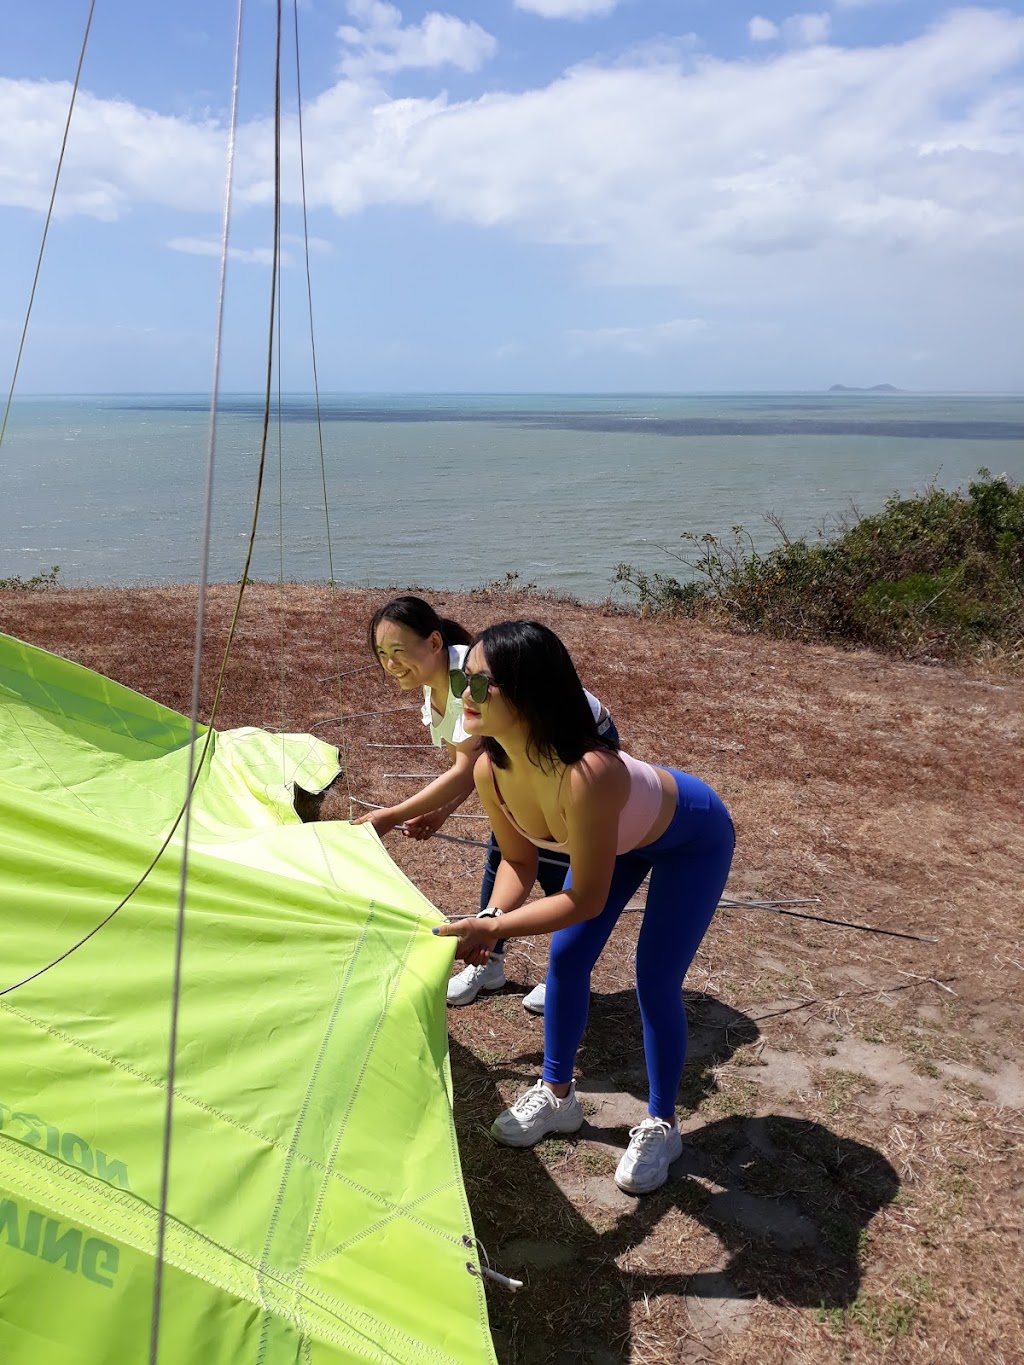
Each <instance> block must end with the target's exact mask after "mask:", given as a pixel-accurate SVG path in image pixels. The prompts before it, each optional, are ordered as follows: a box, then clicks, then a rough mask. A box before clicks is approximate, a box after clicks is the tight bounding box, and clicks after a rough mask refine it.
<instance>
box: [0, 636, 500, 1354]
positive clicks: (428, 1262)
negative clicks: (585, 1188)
mask: <svg viewBox="0 0 1024 1365" xmlns="http://www.w3.org/2000/svg"><path fill="white" fill-rule="evenodd" d="M188 732H189V725H188V721H187V720H186V719H185V718H184V717H182V716H180V715H177V714H175V713H174V712H172V711H169V710H167V709H166V708H164V707H162V706H159V705H157V704H156V703H155V702H153V701H149V700H147V699H146V698H144V697H142V696H139V695H138V694H137V693H134V692H131V691H129V690H128V689H126V688H123V687H121V686H119V685H118V684H116V683H113V682H110V681H108V680H107V679H104V678H101V677H99V676H98V675H96V674H95V673H91V672H89V671H88V670H87V669H84V668H81V667H79V666H77V665H75V664H72V663H69V662H67V661H66V660H64V659H60V658H56V657H55V656H53V655H50V654H47V653H44V652H43V651H41V650H38V649H35V648H32V647H31V646H29V645H25V644H22V643H20V642H18V641H16V640H13V639H11V638H10V637H9V636H4V635H0V744H2V752H3V766H2V769H0V943H2V949H0V991H4V990H5V989H6V988H7V987H9V986H11V985H12V984H13V983H15V982H19V981H21V980H22V979H23V978H25V977H28V976H30V975H31V974H32V973H33V972H36V971H38V969H39V968H40V967H43V966H44V965H45V964H47V963H48V962H51V961H52V960H53V959H55V958H57V957H59V956H60V954H61V953H63V952H64V951H66V950H67V949H68V948H69V947H71V945H72V944H74V943H75V942H76V941H77V940H78V939H80V938H81V937H82V936H83V935H85V934H86V933H88V931H89V930H90V929H92V928H94V926H96V925H97V924H99V923H100V921H102V920H103V918H104V916H106V915H107V914H109V912H110V911H111V910H112V909H113V908H114V906H115V905H116V904H117V903H118V901H120V900H121V899H122V897H124V896H125V895H127V893H128V892H129V891H130V890H131V888H132V887H133V885H134V884H135V882H136V881H137V880H138V878H139V876H140V875H141V874H142V872H143V871H144V870H145V868H146V866H147V865H148V864H149V862H150V861H151V859H152V858H153V856H154V854H155V853H156V851H157V849H158V848H159V846H160V844H161V842H162V841H163V839H164V837H165V835H166V832H167V830H168V829H169V828H170V826H171V825H172V824H173V822H174V819H175V817H176V816H177V814H178V812H179V810H180V808H181V806H182V804H183V803H184V798H185V784H186V769H187V761H188V747H187V746H188ZM337 772H338V762H337V752H336V750H334V749H332V748H331V747H330V746H328V745H325V744H323V743H320V742H319V741H317V740H315V739H312V738H311V737H310V736H308V735H306V736H286V737H282V736H272V735H268V734H266V733H264V732H261V731H254V730H236V731H230V732H225V733H219V734H216V735H215V736H214V738H213V742H212V745H211V752H210V755H209V757H208V759H207V763H206V764H205V765H204V769H203V771H202V773H201V775H200V778H199V781H198V784H197V787H196V792H195V797H194V801H193V811H192V822H191V830H190V836H189V855H188V891H187V908H186V927H185V938H184V956H183V983H182V993H181V1002H180V1016H179V1036H178V1049H177V1059H178V1060H177V1077H176V1086H175V1098H174V1106H173V1141H172V1153H171V1163H170V1185H169V1197H168V1201H167V1208H168V1215H169V1216H168V1222H167V1230H166V1247H165V1260H164V1269H163V1302H162V1311H161V1315H160V1350H159V1360H160V1361H161V1362H166V1365H184V1362H202V1365H244V1363H245V1362H252V1363H253V1365H292V1362H295V1365H300V1362H301V1365H328V1363H329V1362H330V1363H331V1365H333V1363H334V1362H340V1361H352V1362H365V1361H373V1362H411V1363H413V1365H421V1363H422V1365H447V1363H449V1362H450V1363H451V1365H467V1363H472V1362H478V1361H479V1362H493V1360H494V1355H493V1349H492V1346H491V1341H490V1335H489V1332H488V1327H487V1317H486V1309H485V1305H484V1297H483V1293H482V1289H481V1281H480V1279H479V1278H478V1276H476V1275H473V1274H471V1273H470V1272H469V1271H468V1270H467V1262H468V1263H470V1264H471V1265H472V1266H474V1267H478V1262H477V1258H476V1254H475V1252H474V1251H473V1250H471V1249H467V1246H466V1244H465V1242H464V1239H466V1241H470V1239H471V1238H472V1233H473V1230H472V1226H471V1222H470V1216H469V1210H468V1206H467V1203H466V1197H465V1191H464V1188H463V1184H462V1176H461V1171H460V1166H459V1159H458V1152H457V1149H456V1143H455V1133H454V1126H453V1123H452V1113H451V1083H450V1075H449V1070H448V1042H447V1030H446V1024H445V1005H444V984H445V980H446V978H447V975H448V970H449V967H450V965H451V960H452V954H451V951H450V948H449V946H448V945H447V944H444V943H442V942H441V941H439V940H438V939H437V938H436V937H434V936H433V935H432V934H431V933H430V932H429V930H430V927H431V926H432V925H434V924H436V923H439V922H440V915H439V914H438V912H437V911H436V910H435V909H434V908H433V907H432V906H431V905H430V904H429V902H428V901H426V900H425V899H424V897H423V896H422V895H420V893H419V892H418V891H417V890H416V888H415V887H414V886H413V885H412V884H411V883H410V882H409V881H408V879H407V878H406V877H405V876H403V874H402V873H401V872H399V870H398V869H397V868H396V867H395V865H394V864H393V863H392V862H391V860H390V858H389V857H388V856H387V854H386V853H385V852H384V849H383V847H382V846H381V844H380V842H379V840H378V839H377V837H376V835H375V834H374V833H373V831H372V830H371V829H370V827H369V826H359V827H355V826H352V825H348V824H345V823H341V822H325V823H321V824H306V825H304V824H302V823H301V822H300V821H299V819H298V817H297V816H296V814H295V812H294V809H293V808H292V805H291V786H292V784H293V783H295V782H298V783H300V784H301V785H302V786H304V787H306V788H307V789H309V790H313V791H316V790H320V789H322V788H323V787H324V786H325V785H326V784H327V783H328V782H330V781H331V780H332V779H333V778H334V777H335V776H336V775H337ZM181 836H182V827H179V830H178V832H177V834H176V835H175V838H174V840H173V842H172V844H171V845H170V847H169V848H168V850H167V853H166V854H165V855H164V857H163V858H162V859H161V860H160V862H159V863H158V864H157V866H156V868H155V869H154V870H153V872H152V873H151V874H150V875H149V876H148V877H147V878H146V879H145V880H144V881H143V883H142V885H141V886H140V887H139V889H138V890H137V891H136V892H135V894H134V895H133V896H132V897H131V898H130V899H129V900H128V902H127V904H126V905H125V906H124V907H123V909H121V910H120V911H119V912H118V913H117V914H116V915H115V916H114V917H113V919H112V920H111V921H110V922H109V923H108V924H106V925H105V926H104V927H103V928H101V929H100V930H99V931H98V932H97V933H96V934H95V935H94V936H93V937H92V938H91V939H89V941H88V942H87V943H86V944H85V945H84V946H83V947H81V948H80V949H79V950H78V951H76V952H74V953H72V954H71V955H70V956H69V957H67V958H66V959H65V960H64V961H61V962H60V963H59V964H58V965H56V966H54V967H52V968H51V969H50V970H48V971H45V972H44V973H43V974H42V975H41V976H39V977H37V978H36V979H35V980H31V981H29V982H27V984H24V985H20V986H19V987H18V988H17V989H15V990H13V991H8V992H7V993H6V994H2V995H0V1360H2V1361H3V1362H4V1365H43V1363H44V1362H45V1365H72V1363H73V1365H101V1362H102V1363H103V1365H107V1363H108V1362H127V1361H139V1362H141V1361H145V1360H147V1359H148V1358H149V1355H148V1353H149V1335H150V1324H151V1312H152V1295H153V1281H154V1268H155V1263H156V1262H155V1246H156V1232H157V1210H158V1208H159V1205H160V1181H161V1170H162V1162H161V1151H162V1143H163V1127H164V1107H165V1103H166V1073H167V1049H168V1037H169V1028H170V1014H171V1009H170V1002H171V985H172V971H173V957H174V936H175V922H176V916H177V903H178V883H179V876H180V865H181ZM470 1245H472V1243H471V1242H470Z"/></svg>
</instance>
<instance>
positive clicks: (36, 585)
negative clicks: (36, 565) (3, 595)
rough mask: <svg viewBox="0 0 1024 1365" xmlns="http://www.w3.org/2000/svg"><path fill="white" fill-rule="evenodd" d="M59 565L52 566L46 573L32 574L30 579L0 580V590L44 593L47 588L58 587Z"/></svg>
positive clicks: (16, 577) (15, 577)
mask: <svg viewBox="0 0 1024 1365" xmlns="http://www.w3.org/2000/svg"><path fill="white" fill-rule="evenodd" d="M59 580H60V565H59V564H54V565H53V566H52V567H51V568H50V569H49V570H48V571H47V572H46V573H37V574H33V575H32V577H31V578H19V577H18V576H17V575H15V576H14V577H13V578H0V589H10V590H11V591H12V592H18V591H27V592H45V591H46V589H47V588H57V587H59V586H60V581H59Z"/></svg>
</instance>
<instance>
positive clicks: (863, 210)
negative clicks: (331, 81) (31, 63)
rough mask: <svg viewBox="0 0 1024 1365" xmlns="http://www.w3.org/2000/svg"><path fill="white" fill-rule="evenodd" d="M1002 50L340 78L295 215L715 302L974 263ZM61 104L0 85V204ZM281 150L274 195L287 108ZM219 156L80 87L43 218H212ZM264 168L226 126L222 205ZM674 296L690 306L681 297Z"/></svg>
mask: <svg viewBox="0 0 1024 1365" xmlns="http://www.w3.org/2000/svg"><path fill="white" fill-rule="evenodd" d="M391 9H392V7H390V6H386V5H373V4H370V3H368V2H365V0H364V3H363V5H362V8H361V9H360V10H359V13H360V14H361V15H362V16H363V18H364V19H365V20H366V22H367V23H368V24H371V25H372V24H376V25H377V26H378V27H377V30H375V31H378V32H379V31H381V25H383V24H384V23H385V21H387V19H388V14H389V13H390V11H391ZM805 17H806V16H805ZM367 31H368V30H367ZM1022 59H1024V18H1021V17H1014V16H1011V15H1009V14H1007V13H1005V12H1000V11H987V10H982V9H971V10H961V11H958V12H955V13H953V14H951V15H948V16H946V17H945V18H943V19H942V20H941V21H940V22H938V23H937V24H935V25H934V26H933V27H932V28H931V29H930V30H929V31H927V32H926V33H924V34H922V35H920V36H918V37H915V38H913V39H911V40H908V41H906V42H903V43H899V44H896V43H892V44H888V45H885V46H878V47H873V48H872V47H864V48H859V49H855V48H841V47H822V46H815V47H810V48H804V47H796V48H792V49H791V50H788V51H781V52H774V51H773V52H771V53H770V54H769V55H768V56H766V57H764V58H762V59H760V60H757V61H752V60H750V59H746V60H742V61H724V60H717V59H713V58H710V57H698V56H694V55H690V56H689V57H687V58H686V59H685V60H679V61H671V60H654V59H648V60H642V59H641V58H639V57H636V58H634V59H633V61H632V64H631V65H629V64H627V65H623V64H620V63H616V64H615V65H614V66H601V65H597V64H591V65H587V66H580V67H577V68H574V69H572V70H570V71H568V72H566V73H565V74H564V75H563V76H562V77H560V78H559V79H557V80H555V81H553V82H552V83H550V84H549V85H547V86H545V87H542V88H537V89H533V90H526V91H523V92H517V93H500V92H499V93H491V94H486V95H483V96H481V97H479V98H476V99H469V100H464V101H457V102H453V101H450V100H449V99H448V98H447V97H445V96H444V95H436V96H434V97H432V98H406V99H392V98H390V97H389V96H388V95H387V94H386V93H385V91H384V90H383V89H382V88H381V87H380V86H379V85H378V84H377V78H376V77H373V78H370V77H366V78H365V79H363V80H361V81H356V80H342V81H340V82H339V83H338V84H336V85H335V86H333V87H332V88H331V89H329V90H327V91H325V92H324V93H323V94H321V95H320V96H319V97H317V98H316V99H314V100H312V101H310V102H309V103H308V104H307V106H306V110H305V117H304V127H305V134H306V179H307V189H308V194H309V202H310V207H311V208H316V207H324V206H326V207H329V208H331V209H333V210H334V211H335V212H336V213H338V214H339V215H351V214H355V213H358V212H360V211H361V210H363V209H365V208H367V207H369V206H371V205H379V204H389V205H410V206H421V207H426V208H429V209H430V210H432V211H433V212H434V213H435V214H436V215H437V216H438V217H439V218H441V219H450V220H455V221H459V222H463V223H469V224H473V225H476V226H479V227H484V228H500V229H501V230H503V231H504V232H506V233H508V234H510V235H511V236H514V237H516V238H518V239H520V240H525V241H529V242H534V243H544V244H549V245H550V244H554V245H559V246H563V247H566V248H573V249H575V251H576V254H575V257H574V260H575V261H576V262H578V263H579V265H580V267H581V268H585V269H586V270H587V272H588V273H589V277H590V278H592V279H595V280H600V281H601V282H604V283H617V284H618V283H631V284H645V285H655V286H659V287H664V286H682V287H685V288H687V289H690V290H697V291H704V295H706V293H707V291H709V290H711V289H715V290H717V291H718V294H719V296H723V297H724V296H730V297H731V296H735V297H736V298H737V299H742V297H743V295H744V292H745V291H750V290H751V289H752V288H756V289H759V290H762V291H770V290H772V289H773V288H778V289H782V288H783V287H789V288H793V289H796V288H798V287H799V286H800V284H801V282H802V281H805V280H806V287H807V288H808V289H810V288H811V281H810V279H809V276H807V275H806V273H802V274H799V275H796V276H795V275H794V274H793V271H792V268H791V267H792V263H793V262H794V261H796V260H798V259H799V260H801V261H802V262H805V263H806V262H810V261H811V260H812V259H814V258H815V257H817V258H818V259H819V261H824V260H825V258H826V256H827V257H828V269H829V271H831V272H833V275H835V274H836V272H838V275H839V276H841V275H842V274H843V271H844V270H845V269H847V267H846V266H844V265H843V264H842V262H843V261H844V260H857V261H858V262H861V263H863V262H864V261H868V260H870V261H873V262H874V263H875V268H878V269H881V268H882V265H883V264H884V262H885V261H886V260H888V259H890V258H891V259H895V256H896V255H897V254H899V260H900V263H901V264H900V270H902V271H904V272H906V271H914V270H920V269H924V268H926V266H927V262H928V261H932V260H934V259H936V253H938V255H939V257H940V258H941V259H943V260H945V261H947V262H948V261H953V260H959V261H960V262H961V263H962V264H963V265H964V266H965V267H969V268H970V269H974V268H975V266H976V264H977V261H978V259H979V257H978V253H979V252H980V251H981V252H984V253H985V254H986V259H988V257H989V256H990V255H991V253H992V252H996V253H997V254H999V256H1000V259H1002V260H1004V261H1009V260H1011V259H1012V254H1013V253H1014V252H1016V251H1017V250H1018V243H1019V237H1020V234H1021V232H1022V230H1024V109H1022V106H1021V101H1020V97H1019V95H1018V94H1016V93H1015V87H1014V84H1013V76H1014V72H1015V68H1016V67H1017V66H1018V65H1019V64H1020V62H1021V61H1022ZM68 95H69V89H68V86H67V85H66V84H59V85H58V84H48V83H44V82H29V81H0V166H2V167H3V172H2V174H0V202H2V203H6V204H14V205H19V206H22V207H26V208H32V209H34V210H43V209H45V205H46V202H47V198H48V194H49V184H50V179H51V177H52V168H53V163H54V159H55V155H56V152H55V149H56V148H57V147H58V146H59V142H60V133H61V129H62V126H63V119H64V116H65V114H66V109H67V100H68ZM283 141H284V160H285V165H286V166H287V167H288V168H289V172H288V174H289V178H288V179H287V181H286V184H285V187H284V191H285V196H286V199H287V200H289V201H290V202H291V203H295V202H297V199H298V183H297V171H296V167H297V164H298V157H297V130H296V126H295V121H294V119H292V120H290V121H286V124H285V127H284V130H283ZM225 146H226V136H225V132H224V129H223V128H222V127H220V126H218V125H216V124H214V123H212V122H194V123H190V122H188V121H187V120H185V119H175V118H170V117H165V116H162V115H156V114H153V113H151V112H150V111H147V110H145V109H140V108H137V107H135V106H132V105H130V104H127V103H126V102H123V101H114V100H100V99H97V98H96V97H95V96H92V95H90V94H88V92H82V93H80V95H79V103H78V107H77V109H76V117H75V122H74V125H73V128H72V135H71V139H70V142H69V146H68V154H67V160H66V164H65V171H64V176H63V181H62V187H61V192H60V196H59V199H58V211H59V212H63V213H65V214H70V213H79V214H84V215H88V216H91V217H94V218H107V219H113V218H116V217H118V216H121V215H123V214H125V213H127V212H129V211H130V210H131V208H132V207H133V206H134V205H136V204H155V205H159V206H162V207H171V208H176V209H182V210H196V211H201V212H203V213H218V212H219V210H220V205H221V199H222V195H223V176H224V161H225ZM271 171H272V139H271V129H270V125H269V123H268V122H267V121H265V120H263V121H253V122H250V123H248V124H246V125H244V126H243V127H242V128H241V130H240V132H239V139H238V154H237V171H236V194H235V203H236V208H237V210H238V211H239V212H244V210H245V208H246V207H247V206H252V205H261V204H266V203H267V202H269V200H270V198H271V193H272V178H271ZM844 253H845V255H844ZM779 255H784V256H786V257H787V269H785V270H782V271H778V272H776V274H775V275H774V276H773V275H772V273H771V272H770V271H768V270H767V269H766V268H765V265H764V261H765V258H766V257H771V256H779ZM821 268H822V270H824V269H825V266H824V265H822V267H821ZM895 268H896V267H895V266H893V269H894V270H895ZM831 278H832V276H830V279H831ZM686 306H687V307H700V308H701V309H702V311H703V306H702V304H701V303H700V302H699V300H696V299H695V297H694V296H692V295H690V296H688V303H687V305H686Z"/></svg>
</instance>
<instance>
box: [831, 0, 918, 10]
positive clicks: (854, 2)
mask: <svg viewBox="0 0 1024 1365" xmlns="http://www.w3.org/2000/svg"><path fill="white" fill-rule="evenodd" d="M902 3H903V0H832V4H833V5H834V6H835V8H836V9H871V8H874V7H875V6H877V5H899V4H902Z"/></svg>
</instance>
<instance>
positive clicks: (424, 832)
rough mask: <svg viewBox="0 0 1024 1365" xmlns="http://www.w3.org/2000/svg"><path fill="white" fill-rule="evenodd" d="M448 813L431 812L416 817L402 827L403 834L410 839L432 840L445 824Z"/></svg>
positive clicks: (440, 811) (441, 811)
mask: <svg viewBox="0 0 1024 1365" xmlns="http://www.w3.org/2000/svg"><path fill="white" fill-rule="evenodd" d="M446 816H447V811H443V810H429V811H427V813H426V815H414V816H412V818H411V819H409V820H406V821H405V823H404V824H403V826H402V833H403V834H405V835H407V836H408V837H409V838H410V839H430V838H432V837H433V836H434V835H435V834H436V833H437V831H438V830H439V829H440V828H441V826H442V825H443V824H444V822H445V818H446Z"/></svg>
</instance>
